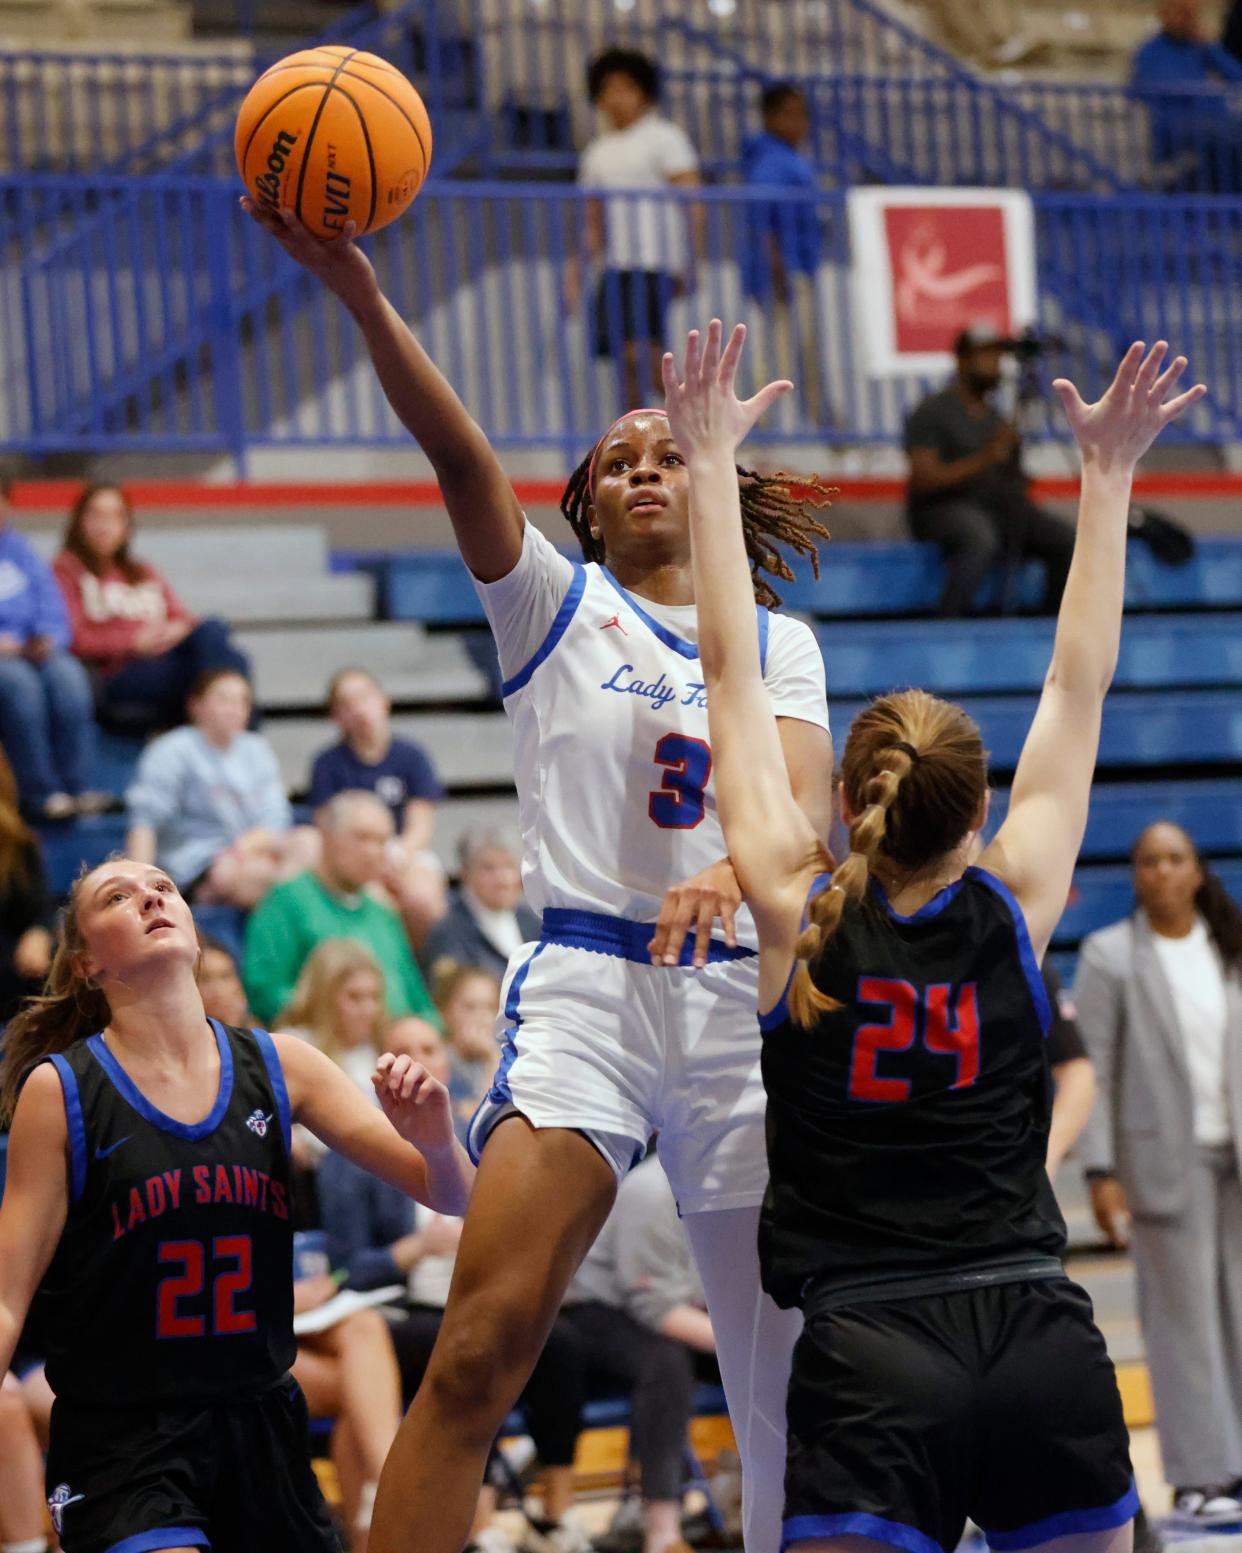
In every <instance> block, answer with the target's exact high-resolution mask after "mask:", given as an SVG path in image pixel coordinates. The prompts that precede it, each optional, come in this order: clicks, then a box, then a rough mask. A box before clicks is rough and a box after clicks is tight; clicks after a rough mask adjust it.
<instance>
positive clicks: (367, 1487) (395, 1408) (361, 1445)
mask: <svg viewBox="0 0 1242 1553" xmlns="http://www.w3.org/2000/svg"><path fill="white" fill-rule="evenodd" d="M338 1288H339V1286H338V1284H337V1281H336V1279H335V1278H334V1277H332V1275H331V1274H330V1273H321V1274H320V1275H318V1276H317V1277H313V1278H298V1279H295V1280H294V1284H293V1313H294V1331H295V1332H297V1327H298V1317H299V1316H306V1315H309V1314H310V1313H311V1312H313V1311H316V1310H319V1309H320V1308H321V1307H323V1306H326V1305H327V1303H328V1302H329V1301H330V1300H331V1299H333V1298H334V1297H335V1296H336V1294H337V1293H338ZM297 1341H298V1346H297V1356H296V1358H295V1359H294V1363H293V1378H294V1379H295V1380H296V1381H297V1383H298V1385H299V1386H301V1388H302V1390H303V1391H304V1392H305V1394H306V1405H307V1408H308V1409H309V1411H310V1414H311V1416H312V1417H313V1418H330V1419H332V1420H333V1425H334V1427H333V1430H332V1446H331V1449H332V1461H333V1464H334V1466H335V1467H336V1471H337V1478H338V1480H339V1483H340V1488H341V1499H342V1503H343V1508H344V1518H345V1524H346V1527H347V1528H348V1532H349V1549H350V1553H366V1547H367V1540H368V1534H369V1532H370V1530H371V1512H372V1510H373V1509H374V1507H375V1490H376V1486H377V1484H378V1483H379V1475H380V1472H381V1471H382V1470H383V1466H384V1461H385V1459H386V1457H387V1455H388V1450H389V1447H390V1446H391V1445H392V1442H393V1440H394V1439H395V1438H396V1433H397V1428H398V1426H399V1425H400V1423H401V1372H400V1371H399V1369H398V1368H397V1356H396V1353H395V1351H394V1348H393V1341H392V1337H391V1335H390V1331H389V1327H388V1323H387V1321H385V1319H384V1317H383V1316H382V1315H381V1314H380V1312H379V1311H378V1310H354V1311H351V1312H350V1313H349V1314H346V1315H343V1316H341V1318H340V1319H339V1320H336V1321H333V1322H332V1324H331V1325H330V1326H327V1327H325V1328H324V1329H323V1330H322V1331H318V1332H314V1333H305V1332H301V1333H298V1337H297Z"/></svg>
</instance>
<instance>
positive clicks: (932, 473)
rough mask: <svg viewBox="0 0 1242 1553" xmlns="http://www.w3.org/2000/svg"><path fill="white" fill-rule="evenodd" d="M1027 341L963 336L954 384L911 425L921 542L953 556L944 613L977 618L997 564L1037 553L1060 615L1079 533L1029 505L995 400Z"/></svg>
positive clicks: (1010, 434) (1050, 609)
mask: <svg viewBox="0 0 1242 1553" xmlns="http://www.w3.org/2000/svg"><path fill="white" fill-rule="evenodd" d="M1024 343H1025V342H1018V341H1011V340H1004V339H1001V338H1000V337H999V336H998V335H997V334H996V332H995V330H990V329H986V328H981V327H978V326H976V327H975V328H972V329H966V330H964V331H963V332H962V333H961V334H959V335H958V337H957V339H956V340H955V341H954V345H953V353H954V355H955V357H956V358H957V372H956V374H955V376H954V378H953V381H952V382H951V383H950V384H949V385H948V386H947V387H946V388H943V389H941V390H940V392H939V393H936V394H932V395H931V396H930V397H929V398H927V399H924V400H923V402H922V404H920V405H917V406H916V407H915V409H914V410H913V411H912V412H911V415H910V418H909V420H908V421H907V422H906V434H905V449H906V453H907V455H908V457H909V460H910V484H909V488H908V493H907V507H908V512H909V517H910V527H911V529H912V531H913V533H914V537H915V538H916V539H926V540H932V541H934V542H935V543H936V544H938V545H939V546H940V547H941V550H942V551H943V552H944V558H945V571H946V576H945V585H944V591H943V592H942V594H941V597H940V604H939V607H938V613H940V614H941V615H950V616H952V615H965V614H969V613H970V611H971V605H972V602H973V600H974V597H975V594H976V593H977V592H978V590H979V586H980V584H981V583H982V582H983V579H984V577H985V576H986V575H987V573H988V572H989V571H990V570H991V568H992V567H993V566H994V565H996V564H997V563H998V562H1001V561H1005V562H1015V563H1016V562H1017V561H1019V560H1022V559H1025V558H1026V557H1028V556H1033V557H1035V558H1036V559H1038V560H1040V561H1042V562H1043V565H1044V570H1045V573H1046V584H1045V588H1044V596H1043V601H1042V604H1041V609H1042V610H1043V611H1045V612H1047V613H1049V614H1055V613H1056V611H1057V608H1058V606H1059V604H1060V602H1061V593H1062V590H1063V589H1064V587H1065V579H1066V577H1067V576H1068V574H1069V563H1070V556H1071V555H1072V553H1073V549H1074V530H1073V528H1072V527H1071V526H1070V525H1069V524H1068V523H1066V522H1064V521H1063V520H1062V519H1061V518H1058V517H1054V516H1053V515H1052V514H1051V513H1049V512H1045V511H1044V510H1043V509H1042V508H1040V507H1037V506H1036V505H1035V503H1034V502H1033V501H1032V500H1031V499H1030V496H1029V494H1028V492H1027V482H1026V477H1025V476H1024V475H1023V473H1022V457H1021V455H1022V438H1021V435H1020V434H1019V432H1018V429H1017V427H1016V426H1015V425H1014V424H1013V422H1012V421H1007V420H1005V419H1004V417H1003V416H1002V415H1001V414H1000V413H999V411H997V410H996V409H995V408H994V407H993V405H992V404H991V402H990V398H991V395H992V394H993V393H994V392H995V390H996V389H997V388H998V387H999V385H1000V381H1001V360H1002V358H1003V356H1004V355H1005V353H1006V351H1013V350H1017V349H1019V348H1020V347H1021V345H1022V344H1024Z"/></svg>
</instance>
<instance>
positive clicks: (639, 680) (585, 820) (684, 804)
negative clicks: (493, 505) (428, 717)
mask: <svg viewBox="0 0 1242 1553" xmlns="http://www.w3.org/2000/svg"><path fill="white" fill-rule="evenodd" d="M476 587H477V589H478V592H479V595H480V597H481V598H482V600H483V605H484V608H485V610H486V611H487V615H488V619H489V621H490V622H491V625H492V629H493V632H494V634H495V637H496V642H497V647H498V650H499V653H500V662H501V670H502V673H503V674H504V676H505V681H504V686H503V696H504V704H505V710H506V712H507V713H508V715H509V718H510V720H511V722H512V724H513V730H514V746H515V747H514V774H515V779H516V782H517V789H518V803H519V811H520V816H521V828H522V843H523V877H524V880H525V884H526V893H527V898H528V899H529V901H530V903H531V905H532V906H533V907H534V908H535V910H537V911H541V912H542V911H543V910H545V909H546V908H548V907H557V908H561V909H567V910H571V911H572V910H579V911H590V912H597V913H604V914H607V915H610V916H619V917H627V918H630V919H631V920H635V921H639V922H653V921H654V920H655V918H656V917H657V916H658V915H659V911H660V905H661V901H662V899H663V896H664V892H665V891H666V890H667V889H668V888H669V887H670V886H671V885H674V884H678V883H680V882H681V881H682V880H684V879H687V878H689V877H690V876H691V875H692V874H695V873H697V872H698V871H699V870H700V869H702V868H706V867H707V866H708V865H709V864H711V863H716V862H719V861H720V859H721V858H723V857H724V856H725V855H726V854H727V851H728V848H727V847H726V846H725V841H724V835H723V832H722V831H721V828H720V821H719V818H718V816H717V813H716V794H715V784H714V780H713V774H712V754H711V746H710V743H709V740H708V727H707V694H706V691H705V688H704V685H703V673H702V669H701V668H700V665H699V657H698V648H697V646H696V645H695V641H694V638H695V637H696V636H697V626H696V623H695V612H694V606H693V605H685V606H677V607H669V606H660V605H654V604H651V603H649V602H648V601H647V600H645V599H641V598H638V597H636V596H635V595H633V594H631V593H628V592H627V591H626V590H625V589H624V588H623V587H622V586H621V585H620V583H618V582H617V581H616V579H615V578H614V577H613V576H612V574H611V572H609V570H608V568H607V567H606V566H602V565H597V564H595V563H590V564H587V565H583V564H580V563H576V562H571V561H568V560H567V559H566V558H565V557H564V556H562V555H561V554H560V553H559V552H558V551H557V550H556V548H555V547H554V546H553V545H552V543H551V542H550V541H549V540H548V539H546V538H545V537H544V536H543V535H542V534H540V533H539V531H538V530H537V529H536V528H535V527H534V526H533V525H532V524H530V523H529V522H528V523H527V524H526V530H525V536H524V540H523V548H522V557H521V559H520V560H519V562H518V564H517V566H516V567H515V568H514V569H513V571H512V572H510V573H509V575H508V576H507V577H503V578H501V579H500V581H499V582H494V583H476ZM737 629H738V630H739V631H754V632H757V634H758V639H759V645H760V652H761V655H762V657H763V663H764V683H765V684H766V686H767V689H768V693H769V696H770V698H771V701H772V709H773V711H774V712H775V714H776V716H777V717H787V718H795V719H798V720H800V721H803V722H809V723H814V724H816V725H817V726H819V727H821V728H825V729H826V728H827V727H828V709H827V703H826V699H825V691H824V665H823V658H822V656H821V654H820V651H819V646H818V643H817V642H816V640H815V637H814V635H813V633H812V632H811V631H810V629H809V627H807V626H806V625H804V624H803V623H802V622H801V621H798V620H794V619H792V618H790V617H788V616H783V615H777V614H773V615H770V614H769V613H768V611H767V610H765V609H757V610H752V611H750V612H748V614H747V616H746V617H745V618H743V619H739V620H738V622H737ZM738 939H739V942H740V943H743V944H747V945H749V946H751V947H753V946H754V944H755V934H754V927H753V924H752V923H751V921H750V917H749V913H746V912H744V911H743V912H741V913H739V918H738Z"/></svg>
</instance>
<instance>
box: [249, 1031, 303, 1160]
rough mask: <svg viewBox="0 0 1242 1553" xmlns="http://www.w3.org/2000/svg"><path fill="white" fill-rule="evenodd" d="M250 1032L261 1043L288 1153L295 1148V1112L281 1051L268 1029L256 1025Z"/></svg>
mask: <svg viewBox="0 0 1242 1553" xmlns="http://www.w3.org/2000/svg"><path fill="white" fill-rule="evenodd" d="M250 1033H251V1035H253V1036H254V1038H255V1040H256V1041H257V1042H258V1044H259V1051H260V1052H261V1053H262V1055H263V1066H264V1067H265V1068H266V1069H267V1076H268V1078H269V1079H270V1080H271V1085H272V1094H273V1095H275V1097H276V1109H277V1111H279V1112H280V1135H281V1137H282V1138H284V1140H285V1153H286V1154H288V1153H290V1152H291V1151H292V1149H293V1114H292V1112H291V1111H290V1109H289V1086H288V1085H287V1084H286V1083H285V1070H284V1069H283V1068H282V1067H281V1065H280V1053H279V1052H278V1051H277V1050H276V1042H275V1041H274V1040H272V1038H271V1036H270V1035H269V1034H268V1033H267V1031H266V1030H260V1029H259V1028H258V1027H257V1026H256V1027H255V1028H254V1029H253V1030H251V1032H250Z"/></svg>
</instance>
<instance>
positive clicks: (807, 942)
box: [789, 690, 987, 1028]
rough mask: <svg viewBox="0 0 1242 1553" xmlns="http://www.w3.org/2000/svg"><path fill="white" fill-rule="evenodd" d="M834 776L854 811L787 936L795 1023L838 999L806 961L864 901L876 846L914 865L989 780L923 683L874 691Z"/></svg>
mask: <svg viewBox="0 0 1242 1553" xmlns="http://www.w3.org/2000/svg"><path fill="white" fill-rule="evenodd" d="M841 776H842V780H843V783H844V787H845V793H846V796H847V798H848V799H849V805H850V808H851V809H852V810H853V812H854V814H855V816H856V818H855V820H854V822H853V824H852V825H851V826H850V850H849V856H848V857H847V858H846V859H845V861H844V862H843V863H841V864H840V865H839V866H838V867H837V868H836V869H835V871H834V872H833V875H832V881H831V883H830V884H829V885H828V887H827V888H826V889H824V890H822V891H820V892H819V894H817V895H816V896H815V897H814V898H813V899H812V901H811V903H810V905H809V906H808V908H807V926H806V928H805V929H804V930H803V932H802V934H801V936H800V937H799V939H798V942H797V944H796V945H795V946H794V953H795V954H796V955H797V957H798V960H799V961H800V962H801V963H800V964H799V965H798V967H797V971H796V974H795V976H794V979H793V984H792V986H791V987H790V989H789V1011H790V1013H791V1015H792V1016H793V1019H794V1021H795V1023H797V1024H799V1025H802V1026H804V1027H806V1028H809V1027H810V1026H811V1025H813V1024H814V1023H815V1021H816V1019H818V1017H819V1016H820V1014H822V1013H824V1012H825V1011H826V1010H828V1009H832V1008H836V1007H838V1006H839V1005H838V1004H837V1003H836V1002H835V1001H834V999H832V998H830V997H829V996H828V995H827V994H826V993H824V992H822V991H821V990H820V989H819V987H818V986H816V984H815V980H814V977H813V976H812V965H813V963H814V962H815V960H817V959H818V957H819V955H820V954H821V952H822V951H823V949H824V946H825V945H826V944H827V943H828V941H829V939H831V937H832V935H833V934H834V933H835V932H836V930H837V925H838V923H839V922H840V921H841V916H842V913H843V912H844V911H845V906H846V902H847V901H854V902H861V901H863V900H864V899H865V897H866V893H867V880H868V878H869V877H870V874H871V869H872V867H873V866H874V863H875V859H876V857H877V855H879V854H880V853H883V854H884V856H885V857H887V858H889V859H891V861H892V862H894V863H897V864H899V865H900V866H902V867H904V868H910V869H915V868H921V867H923V866H924V865H925V864H927V863H929V862H931V861H932V859H933V858H936V857H939V856H940V855H941V854H942V853H945V852H949V851H951V850H952V849H953V848H954V847H955V846H957V845H958V843H959V842H960V841H961V840H962V839H963V838H964V837H965V836H966V834H967V832H968V831H969V830H970V828H971V825H972V823H973V821H974V819H975V816H976V815H977V814H978V812H979V805H980V803H982V801H983V795H984V792H985V791H986V787H987V754H986V751H985V750H984V748H983V740H982V738H981V737H980V734H979V729H978V727H977V726H976V724H975V723H974V721H973V720H972V719H971V718H970V717H968V716H967V715H966V713H965V712H964V711H963V710H962V709H961V707H960V706H955V705H954V704H953V703H952V702H950V701H941V700H940V699H939V698H938V697H937V696H932V695H928V693H927V692H926V691H925V690H901V691H896V692H894V693H893V694H892V695H887V696H881V697H880V698H879V699H878V700H877V701H873V702H872V703H871V705H870V706H869V707H867V708H866V709H865V710H864V711H862V712H860V713H859V714H858V716H857V717H856V718H855V719H854V721H853V723H852V725H851V727H850V731H849V737H848V738H847V739H846V741H845V754H844V756H843V758H842V762H841Z"/></svg>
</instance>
